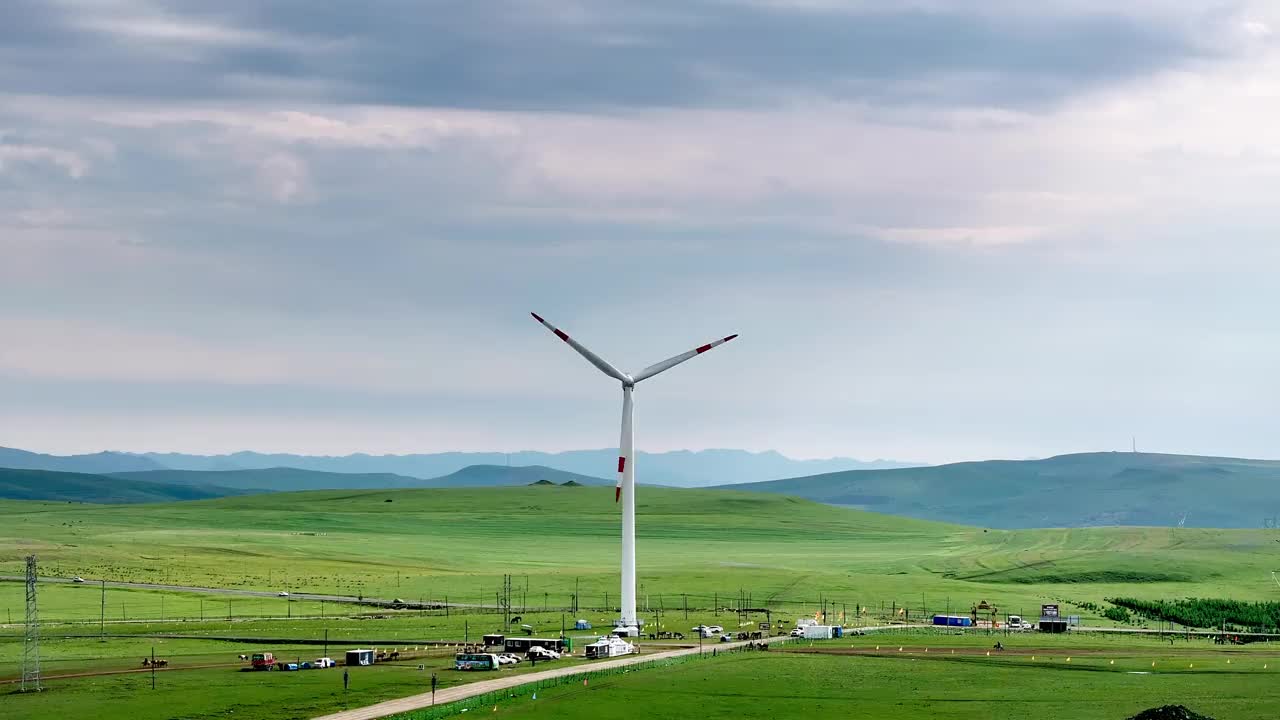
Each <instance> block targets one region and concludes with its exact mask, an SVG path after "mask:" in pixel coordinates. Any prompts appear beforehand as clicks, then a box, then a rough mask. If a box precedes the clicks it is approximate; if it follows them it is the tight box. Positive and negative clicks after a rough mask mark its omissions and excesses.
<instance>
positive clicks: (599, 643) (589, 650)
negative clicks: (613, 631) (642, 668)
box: [582, 635, 636, 660]
mask: <svg viewBox="0 0 1280 720" xmlns="http://www.w3.org/2000/svg"><path fill="white" fill-rule="evenodd" d="M635 651H636V646H635V645H632V644H631V643H629V642H627V641H626V640H623V639H622V638H620V637H618V636H617V635H602V636H601V637H600V639H599V640H596V641H595V642H593V643H591V644H590V645H584V646H583V648H582V652H583V654H584V655H585V656H586V657H587V659H589V660H591V659H595V658H611V657H618V656H619V655H630V654H632V653H634V652H635Z"/></svg>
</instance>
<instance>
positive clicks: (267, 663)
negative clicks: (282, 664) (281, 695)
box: [251, 653, 276, 670]
mask: <svg viewBox="0 0 1280 720" xmlns="http://www.w3.org/2000/svg"><path fill="white" fill-rule="evenodd" d="M251 662H252V664H253V669H254V670H272V669H274V668H275V666H276V658H275V656H274V655H272V654H271V653H254V654H253V659H252V661H251Z"/></svg>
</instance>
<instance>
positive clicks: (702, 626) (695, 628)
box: [689, 625, 707, 632]
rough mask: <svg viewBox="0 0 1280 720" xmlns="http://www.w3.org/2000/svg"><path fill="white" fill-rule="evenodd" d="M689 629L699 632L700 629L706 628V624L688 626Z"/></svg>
mask: <svg viewBox="0 0 1280 720" xmlns="http://www.w3.org/2000/svg"><path fill="white" fill-rule="evenodd" d="M689 629H690V630H693V631H694V632H699V631H701V630H706V629H707V626H706V625H694V626H693V627H692V628H689Z"/></svg>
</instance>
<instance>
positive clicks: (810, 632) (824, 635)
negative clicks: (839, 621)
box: [804, 625, 835, 640]
mask: <svg viewBox="0 0 1280 720" xmlns="http://www.w3.org/2000/svg"><path fill="white" fill-rule="evenodd" d="M833 637H835V631H834V630H832V627H831V626H830V625H805V626H804V638H805V639H806V640H830V639H831V638H833Z"/></svg>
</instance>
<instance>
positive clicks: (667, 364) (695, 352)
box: [635, 335, 738, 382]
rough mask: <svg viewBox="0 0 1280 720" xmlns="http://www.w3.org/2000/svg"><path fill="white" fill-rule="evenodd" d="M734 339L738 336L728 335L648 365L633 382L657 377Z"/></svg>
mask: <svg viewBox="0 0 1280 720" xmlns="http://www.w3.org/2000/svg"><path fill="white" fill-rule="evenodd" d="M736 337H738V336H737V335H730V336H729V337H726V338H721V339H719V340H715V341H713V342H709V343H707V344H706V345H701V346H699V347H696V348H694V349H692V350H690V351H689V352H686V353H680V354H679V355H676V356H675V357H673V358H667V359H666V360H663V361H662V362H660V363H657V364H656V365H650V366H649V367H647V368H645V369H643V370H641V371H640V372H638V373H636V376H635V381H636V382H640V381H641V380H644V379H645V378H651V377H653V376H654V375H657V374H658V373H660V372H664V371H666V370H670V369H671V368H673V367H675V366H677V365H679V364H680V363H682V362H684V361H685V360H688V359H689V358H692V357H697V356H699V355H701V354H702V353H704V352H706V351H708V350H710V349H711V348H713V347H715V346H717V345H723V344H725V343H727V342H729V341H730V340H732V339H734V338H736Z"/></svg>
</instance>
